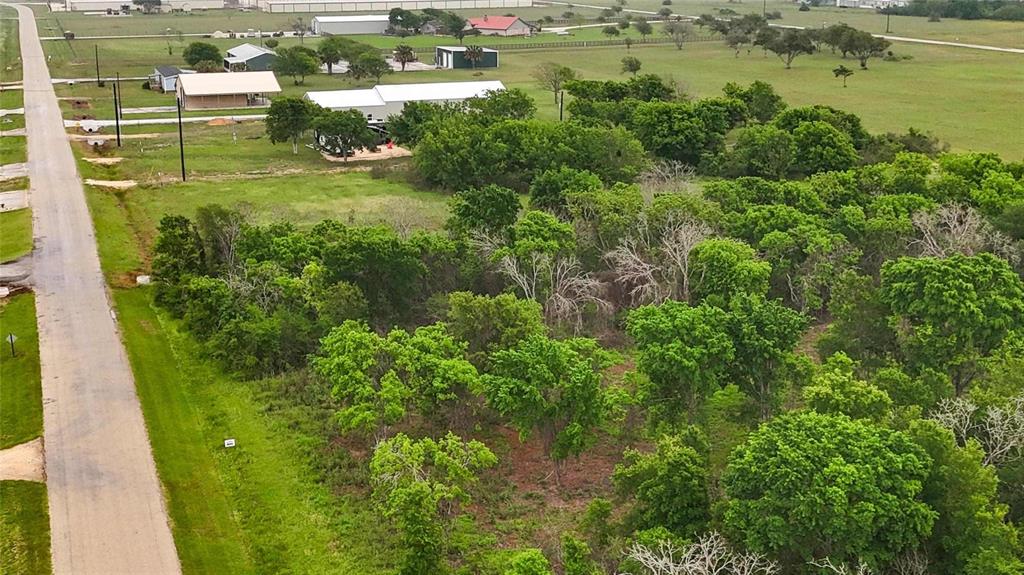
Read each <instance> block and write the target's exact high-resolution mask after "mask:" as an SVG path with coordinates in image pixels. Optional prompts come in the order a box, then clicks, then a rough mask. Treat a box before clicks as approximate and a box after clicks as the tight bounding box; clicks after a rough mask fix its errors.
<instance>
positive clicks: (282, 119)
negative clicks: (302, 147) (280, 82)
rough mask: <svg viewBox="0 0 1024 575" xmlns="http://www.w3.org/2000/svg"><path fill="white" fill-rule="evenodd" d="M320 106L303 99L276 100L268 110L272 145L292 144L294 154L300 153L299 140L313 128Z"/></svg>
mask: <svg viewBox="0 0 1024 575" xmlns="http://www.w3.org/2000/svg"><path fill="white" fill-rule="evenodd" d="M317 113H318V106H316V104H313V103H312V102H310V101H308V100H304V99H302V98H275V99H274V100H273V101H272V102H271V103H270V109H269V110H267V119H266V122H265V123H266V126H267V135H268V136H270V143H271V144H277V143H278V142H291V143H292V153H293V154H298V153H299V140H301V139H302V136H303V135H304V134H305V133H306V132H307V131H308V130H309V129H310V128H312V127H313V120H314V119H315V118H316V116H317Z"/></svg>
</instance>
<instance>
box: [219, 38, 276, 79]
mask: <svg viewBox="0 0 1024 575" xmlns="http://www.w3.org/2000/svg"><path fill="white" fill-rule="evenodd" d="M276 59H277V52H274V51H273V50H271V49H270V48H264V47H262V46H256V45H253V44H242V45H240V46H235V47H234V48H231V49H230V50H228V55H227V57H225V58H224V69H225V70H227V71H228V72H263V71H266V70H269V69H270V67H271V65H272V64H273V63H274V60H276Z"/></svg>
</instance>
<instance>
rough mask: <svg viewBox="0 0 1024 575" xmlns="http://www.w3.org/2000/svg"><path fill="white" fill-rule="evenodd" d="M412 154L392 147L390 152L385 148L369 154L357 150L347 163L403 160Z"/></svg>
mask: <svg viewBox="0 0 1024 575" xmlns="http://www.w3.org/2000/svg"><path fill="white" fill-rule="evenodd" d="M320 155H322V156H323V157H324V159H325V160H327V161H328V162H345V158H339V157H338V156H331V155H328V154H326V153H323V152H321V153H320ZM411 155H412V152H410V151H409V150H407V149H405V148H402V147H399V146H394V147H392V148H391V149H390V150H389V149H388V148H387V147H382V148H378V149H377V151H375V152H371V151H370V150H357V151H356V153H354V154H352V155H351V156H349V157H348V161H349V162H369V161H373V160H390V159H391V158H404V157H406V156H411Z"/></svg>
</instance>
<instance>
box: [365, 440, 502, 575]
mask: <svg viewBox="0 0 1024 575" xmlns="http://www.w3.org/2000/svg"><path fill="white" fill-rule="evenodd" d="M497 462H498V459H497V458H496V457H495V456H494V454H493V453H491V450H489V449H487V446H486V445H484V444H483V443H480V442H479V441H464V440H463V439H462V438H460V437H458V436H456V435H453V434H452V433H451V432H449V433H448V435H446V436H445V437H443V438H441V439H439V440H435V439H431V438H429V437H428V438H424V439H411V438H409V437H408V436H406V435H405V434H398V435H396V436H394V437H392V438H390V439H387V440H384V441H382V442H380V443H378V444H377V446H376V448H375V449H374V451H373V458H372V459H371V460H370V481H371V483H372V484H373V497H374V500H375V501H376V502H377V505H378V506H379V508H380V509H381V511H382V512H383V514H384V516H385V517H388V518H390V519H392V520H393V521H395V522H396V523H397V525H398V528H399V531H400V532H401V534H402V543H403V547H404V555H403V557H402V561H401V564H400V567H399V570H398V573H399V574H400V575H422V574H424V573H443V572H445V571H446V570H447V569H446V565H445V555H446V553H447V549H448V544H449V540H450V538H451V531H452V527H453V523H454V521H455V519H456V517H457V516H458V513H459V511H460V508H461V506H463V505H465V504H467V503H469V502H470V501H471V497H470V489H471V488H472V487H473V486H474V485H475V484H476V483H477V473H478V472H479V471H481V470H483V469H487V468H489V467H493V466H494V465H496V464H497Z"/></svg>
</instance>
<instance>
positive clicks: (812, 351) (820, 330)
mask: <svg viewBox="0 0 1024 575" xmlns="http://www.w3.org/2000/svg"><path fill="white" fill-rule="evenodd" d="M829 325H830V323H829V322H825V323H820V324H815V325H812V326H811V327H810V329H808V330H807V331H806V332H805V333H804V336H803V338H801V339H800V341H799V342H798V343H797V344H796V352H797V353H802V354H804V355H806V356H807V357H809V358H811V361H813V362H814V363H821V356H820V355H818V340H819V339H821V336H822V335H824V333H825V330H826V329H828V326H829Z"/></svg>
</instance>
